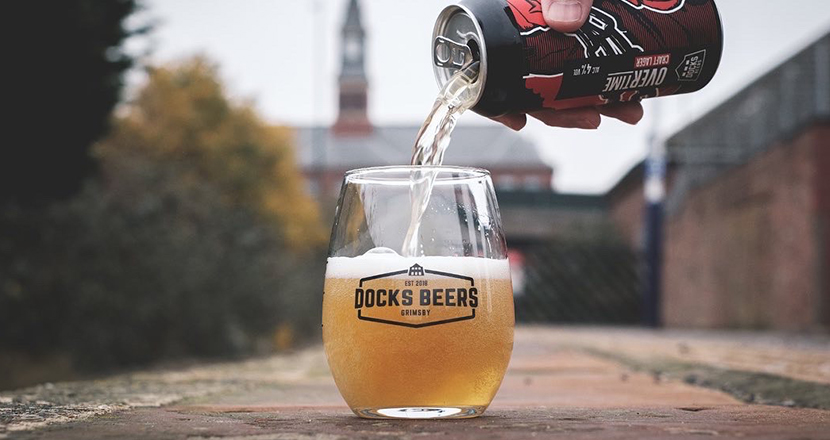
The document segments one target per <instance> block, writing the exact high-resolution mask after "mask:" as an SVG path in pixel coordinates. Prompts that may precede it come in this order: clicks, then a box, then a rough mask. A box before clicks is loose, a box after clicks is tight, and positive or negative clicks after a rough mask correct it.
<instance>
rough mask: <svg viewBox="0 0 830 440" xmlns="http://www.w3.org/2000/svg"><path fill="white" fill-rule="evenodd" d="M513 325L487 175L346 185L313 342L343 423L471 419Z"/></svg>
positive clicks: (384, 170)
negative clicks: (349, 419) (339, 399)
mask: <svg viewBox="0 0 830 440" xmlns="http://www.w3.org/2000/svg"><path fill="white" fill-rule="evenodd" d="M418 220H420V222H418ZM413 222H414V223H419V226H420V227H419V228H413V227H411V224H412V223H413ZM413 240H414V241H413ZM407 241H409V244H407V243H405V242H407ZM413 243H414V245H412V244H413ZM513 325H514V314H513V289H512V285H511V280H510V268H509V265H508V262H507V247H506V244H505V240H504V234H503V232H502V226H501V219H500V218H499V210H498V206H497V203H496V197H495V194H494V191H493V184H492V181H491V180H490V176H489V173H488V172H487V171H484V170H479V169H471V168H457V167H409V166H400V167H380V168H367V169H362V170H355V171H350V172H348V173H347V174H346V176H345V179H344V182H343V186H342V188H341V192H340V199H339V201H338V204H337V210H336V213H335V219H334V227H333V230H332V235H331V244H330V248H329V258H328V265H327V269H326V282H325V291H324V294H323V342H324V345H325V350H326V356H327V358H328V363H329V367H330V368H331V372H332V374H333V376H334V380H335V382H336V383H337V387H338V389H339V390H340V393H341V394H342V395H343V398H344V399H345V400H346V403H347V404H348V405H349V407H350V408H351V409H352V411H354V413H355V414H357V415H358V416H361V417H366V418H418V419H425V418H467V417H476V416H479V415H481V414H482V413H483V412H484V410H485V409H486V408H487V406H488V405H489V404H490V401H491V400H492V399H493V396H494V395H495V394H496V391H497V390H498V388H499V385H500V384H501V381H502V378H503V377H504V373H505V370H506V369H507V364H508V362H509V360H510V354H511V352H512V350H513Z"/></svg>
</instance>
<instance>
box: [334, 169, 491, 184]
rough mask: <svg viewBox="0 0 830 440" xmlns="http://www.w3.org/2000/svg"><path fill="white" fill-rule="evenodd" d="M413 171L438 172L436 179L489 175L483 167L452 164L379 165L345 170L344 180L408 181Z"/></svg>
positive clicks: (451, 179) (458, 178)
mask: <svg viewBox="0 0 830 440" xmlns="http://www.w3.org/2000/svg"><path fill="white" fill-rule="evenodd" d="M414 171H435V172H437V173H438V175H437V177H436V179H435V180H436V181H441V182H448V181H449V182H457V181H464V180H475V179H484V178H489V177H490V172H489V171H487V170H485V169H483V168H476V167H461V166H453V165H440V166H433V165H428V166H427V165H389V166H379V167H368V168H357V169H354V170H349V171H346V175H345V177H344V180H345V181H347V182H355V181H369V182H371V181H377V182H407V183H408V182H410V181H411V178H410V176H409V173H412V172H414ZM392 173H401V174H402V176H401V177H400V178H392V177H388V175H389V174H392Z"/></svg>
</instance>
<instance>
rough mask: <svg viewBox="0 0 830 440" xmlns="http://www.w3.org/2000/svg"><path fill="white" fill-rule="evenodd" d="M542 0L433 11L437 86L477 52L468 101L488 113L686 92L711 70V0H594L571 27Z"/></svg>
mask: <svg viewBox="0 0 830 440" xmlns="http://www.w3.org/2000/svg"><path fill="white" fill-rule="evenodd" d="M540 2H541V0H461V1H460V2H458V3H457V4H453V5H450V6H448V7H446V8H445V9H444V10H443V11H442V12H441V14H440V15H439V17H438V19H437V21H436V24H435V30H434V32H433V50H432V55H433V56H432V58H433V68H434V72H435V78H436V80H437V81H438V84H439V86H443V85H444V84H445V83H446V82H447V81H448V80H449V79H450V78H451V77H452V75H453V74H454V73H455V72H456V71H457V70H458V69H459V68H461V67H463V66H465V65H467V64H468V63H470V62H471V61H474V60H477V61H480V73H479V78H478V80H477V81H476V84H474V90H473V93H474V95H475V96H476V104H475V106H474V107H473V110H475V111H476V112H478V113H480V114H483V115H485V116H491V117H493V116H501V115H504V114H508V113H516V112H532V111H536V110H542V109H552V110H562V109H568V108H578V107H590V106H597V105H604V104H609V103H612V102H628V101H638V100H641V99H644V98H652V97H658V96H667V95H675V94H681V93H690V92H694V91H697V90H700V89H701V88H703V87H704V86H705V85H706V84H708V83H709V81H711V80H712V78H713V77H714V76H715V72H716V71H717V68H718V65H719V64H720V58H721V53H722V52H723V28H722V25H721V20H720V16H719V14H718V11H717V8H716V7H715V3H714V1H713V0H594V5H593V7H592V8H591V12H590V17H589V19H588V21H587V23H586V24H585V25H584V26H583V27H582V28H581V29H579V30H577V31H576V32H574V33H559V32H556V31H554V30H553V29H551V28H550V27H549V26H548V25H547V24H546V23H545V20H544V18H543V15H542V8H541V4H540Z"/></svg>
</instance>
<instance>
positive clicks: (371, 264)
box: [326, 248, 510, 280]
mask: <svg viewBox="0 0 830 440" xmlns="http://www.w3.org/2000/svg"><path fill="white" fill-rule="evenodd" d="M415 264H418V265H420V266H422V267H424V268H425V269H430V270H438V271H442V272H451V273H457V274H461V275H466V276H470V277H473V278H488V279H497V280H509V279H510V264H509V263H508V261H507V259H504V260H493V259H489V258H478V257H402V256H400V255H398V253H397V252H395V251H393V250H392V249H389V248H375V249H372V250H371V251H369V252H367V253H365V254H363V255H361V256H359V257H353V258H349V257H333V258H329V259H328V266H327V267H326V277H327V278H363V277H365V276H370V275H375V274H379V273H385V272H395V271H399V270H405V269H409V268H410V267H412V266H413V265H415ZM425 278H430V275H429V274H427V275H426V276H425Z"/></svg>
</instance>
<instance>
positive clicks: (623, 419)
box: [0, 328, 830, 440]
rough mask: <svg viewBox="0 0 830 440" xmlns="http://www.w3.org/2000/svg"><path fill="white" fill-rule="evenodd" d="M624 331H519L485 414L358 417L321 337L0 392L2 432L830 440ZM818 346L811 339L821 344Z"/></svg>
mask: <svg viewBox="0 0 830 440" xmlns="http://www.w3.org/2000/svg"><path fill="white" fill-rule="evenodd" d="M627 332H632V331H629V330H620V329H557V328H521V329H518V330H517V333H516V345H515V350H514V356H513V360H512V361H511V366H510V370H509V372H508V375H507V377H506V378H505V381H504V384H503V385H502V388H501V390H500V392H499V394H498V396H497V397H496V399H495V401H494V402H493V405H492V406H491V408H490V409H489V410H488V412H487V414H486V415H485V416H484V417H481V418H478V419H472V420H463V421H378V420H363V419H359V418H357V417H355V416H353V415H352V414H351V412H350V411H349V410H348V408H346V407H345V404H344V403H343V401H342V399H341V398H340V396H339V394H338V393H337V390H336V388H335V387H334V383H333V381H332V380H331V377H330V376H329V374H328V370H327V368H326V364H325V357H324V356H323V354H322V350H321V349H320V348H319V347H314V348H309V349H306V350H303V351H301V352H298V353H295V354H293V355H288V356H277V357H273V358H269V359H260V360H251V361H247V362H240V363H226V364H218V365H211V366H205V367H197V368H190V369H186V370H181V371H168V372H150V373H141V374H133V375H127V376H116V377H113V378H109V379H103V380H100V381H94V382H83V383H74V384H72V383H70V384H55V385H53V386H51V387H46V386H42V387H38V388H32V389H29V390H24V391H18V392H13V393H0V421H2V422H4V428H2V429H0V438H3V437H7V438H21V439H94V438H124V439H138V438H142V439H144V438H159V439H211V438H225V439H247V440H270V439H291V438H299V439H341V438H343V439H345V438H418V439H421V438H423V439H430V438H477V439H478V438H494V439H498V438H531V437H541V438H597V437H603V438H621V439H628V438H632V439H633V438H637V439H641V438H672V439H683V438H700V437H711V436H718V437H721V438H771V439H772V438H776V439H780V438H792V439H796V438H799V439H801V438H803V439H807V438H817V439H820V438H827V439H830V411H826V410H818V409H804V408H787V407H781V406H767V405H749V404H745V403H743V402H741V401H739V400H736V399H735V398H733V397H732V396H730V395H728V394H725V393H722V392H719V391H716V390H711V389H706V388H701V387H697V386H693V385H689V384H686V383H684V382H683V381H680V380H674V379H673V378H672V377H671V376H670V375H661V374H654V373H653V372H652V371H636V370H634V369H631V368H629V367H628V366H626V364H625V363H624V362H623V363H621V362H618V361H615V360H613V359H610V358H609V357H607V356H603V355H602V354H597V353H596V352H594V351H592V350H596V349H597V347H596V344H599V343H600V342H599V341H601V340H603V339H609V338H611V339H615V338H616V339H615V340H617V341H618V344H621V345H622V346H621V347H617V348H616V349H615V350H613V351H614V352H618V353H624V352H625V349H626V347H629V346H628V345H626V342H625V341H626V340H629V341H632V342H631V345H630V347H640V348H637V349H636V350H634V349H633V348H632V350H634V351H635V352H639V353H640V354H641V355H642V353H643V352H646V351H648V350H647V349H645V348H643V347H644V346H648V340H649V337H651V338H653V339H654V346H655V347H657V348H655V350H654V352H653V355H654V356H660V352H661V350H662V349H661V348H660V347H663V344H665V343H666V342H665V340H663V339H661V338H668V337H669V336H666V334H664V333H660V334H652V335H651V336H649V335H648V334H646V333H637V332H636V331H633V332H634V333H627ZM626 334H628V335H629V336H626ZM632 334H633V335H636V338H634V336H631V335H632ZM698 336H699V335H698ZM673 337H677V338H679V339H680V340H682V341H690V340H691V341H693V342H692V343H691V347H699V348H696V350H703V347H705V346H706V344H705V343H704V342H700V341H699V342H694V338H691V339H690V338H685V339H684V338H683V337H682V335H680V334H676V335H674V336H673ZM626 338H634V339H636V340H637V341H639V342H638V343H637V344H634V342H633V341H634V339H626ZM637 338H639V339H637ZM704 339H705V338H704ZM727 339H728V338H727ZM580 341H581V342H580ZM661 341H662V342H661ZM685 343H686V344H689V342H685ZM821 344H822V342H821V341H820V342H819V343H818V344H817V345H810V347H811V349H815V350H819V351H820V350H821V347H822V345H821ZM750 345H751V344H750ZM606 348H607V347H606ZM638 350H639V351H638ZM827 353H830V350H828V351H827ZM643 356H644V355H643ZM661 359H664V357H661ZM661 362H663V361H661ZM816 385H817V386H819V385H820V384H818V383H817V384H816ZM84 409H86V412H84ZM50 414H52V416H51V418H49V417H50Z"/></svg>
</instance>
